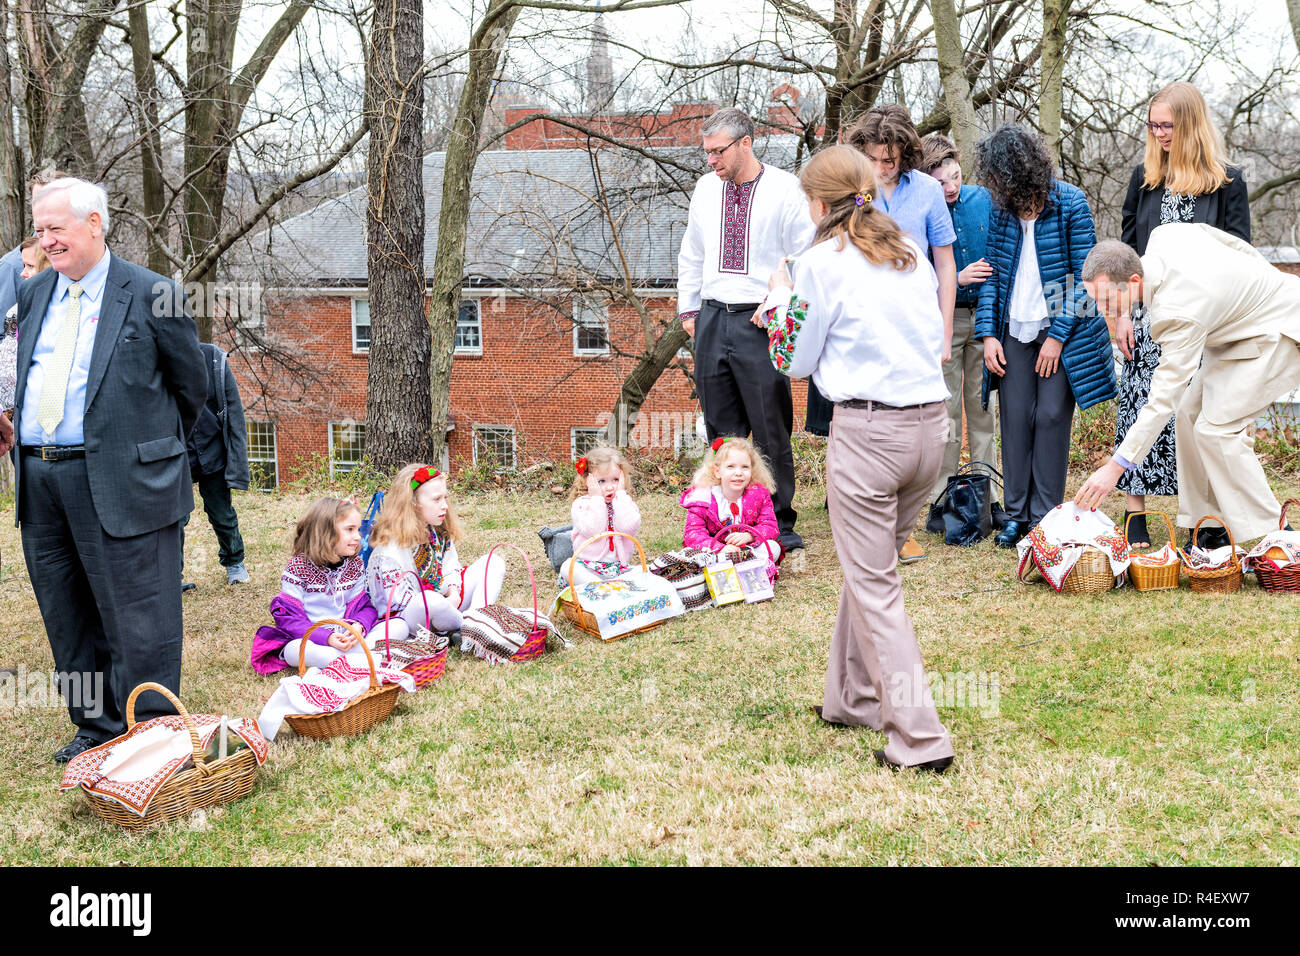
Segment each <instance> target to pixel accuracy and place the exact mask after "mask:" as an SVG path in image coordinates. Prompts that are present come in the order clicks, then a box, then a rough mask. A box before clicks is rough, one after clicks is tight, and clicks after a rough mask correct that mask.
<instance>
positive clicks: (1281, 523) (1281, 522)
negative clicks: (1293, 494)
mask: <svg viewBox="0 0 1300 956" xmlns="http://www.w3.org/2000/svg"><path fill="white" fill-rule="evenodd" d="M1292 505H1300V498H1288V499H1287V500H1286V502H1285V503H1284V504H1283V505H1282V513H1281V514H1280V515H1278V518H1277V530H1278V531H1281V530H1282V529H1283V528H1285V527H1286V509H1287V508H1289V507H1291V506H1292Z"/></svg>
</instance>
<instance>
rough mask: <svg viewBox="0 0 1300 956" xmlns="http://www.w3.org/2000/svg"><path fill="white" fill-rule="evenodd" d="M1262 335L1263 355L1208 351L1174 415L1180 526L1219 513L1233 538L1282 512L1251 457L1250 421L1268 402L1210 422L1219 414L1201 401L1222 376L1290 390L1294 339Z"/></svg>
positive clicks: (1264, 528)
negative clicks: (1233, 356) (1235, 356)
mask: <svg viewBox="0 0 1300 956" xmlns="http://www.w3.org/2000/svg"><path fill="white" fill-rule="evenodd" d="M1263 341H1264V342H1265V347H1264V348H1263V350H1262V354H1260V355H1259V357H1258V358H1254V359H1250V360H1248V361H1243V360H1219V359H1217V358H1216V357H1215V356H1214V354H1213V352H1212V351H1211V350H1210V349H1206V351H1205V358H1204V360H1203V364H1202V365H1201V368H1200V370H1199V371H1198V372H1197V373H1196V376H1195V377H1194V378H1193V379H1192V382H1191V384H1190V385H1188V386H1187V391H1186V393H1185V394H1184V395H1183V398H1182V401H1180V402H1179V403H1178V411H1177V413H1176V414H1175V416H1174V439H1175V441H1176V444H1177V448H1176V453H1177V460H1178V524H1179V525H1180V526H1182V527H1184V528H1191V527H1193V526H1194V525H1195V524H1196V522H1197V521H1199V520H1200V519H1201V518H1203V517H1205V516H1206V515H1218V516H1219V517H1221V518H1222V519H1223V520H1224V521H1225V522H1227V525H1228V528H1229V530H1231V532H1232V535H1233V538H1234V539H1235V540H1236V541H1237V542H1238V543H1241V542H1243V541H1252V540H1254V539H1255V538H1259V537H1262V536H1264V535H1266V534H1268V533H1269V532H1270V531H1276V530H1277V519H1278V515H1279V514H1280V513H1281V511H1282V506H1281V505H1280V504H1278V500H1277V497H1276V496H1275V495H1274V494H1273V489H1272V488H1270V487H1269V484H1268V478H1266V477H1265V475H1264V469H1263V467H1262V466H1261V465H1260V463H1259V458H1258V457H1257V456H1256V455H1255V422H1256V420H1257V419H1258V418H1259V416H1260V415H1262V414H1263V413H1264V411H1265V409H1267V408H1268V406H1269V405H1271V404H1272V401H1271V400H1270V401H1266V402H1264V403H1263V404H1262V405H1261V406H1260V407H1259V408H1257V409H1255V410H1254V411H1251V412H1249V413H1248V414H1246V415H1243V416H1242V417H1240V418H1237V419H1235V420H1233V421H1229V422H1215V421H1211V419H1212V418H1222V417H1223V416H1222V415H1215V414H1214V410H1213V409H1207V408H1206V407H1205V405H1204V397H1205V396H1204V393H1205V383H1206V381H1207V380H1212V381H1213V380H1221V378H1222V377H1228V376H1231V377H1232V380H1233V381H1234V382H1238V381H1239V383H1240V384H1239V387H1240V388H1241V389H1242V390H1245V389H1247V388H1252V387H1258V383H1267V386H1266V389H1267V390H1266V392H1265V394H1269V395H1275V397H1281V396H1282V395H1284V394H1286V393H1287V392H1288V391H1290V390H1291V389H1293V388H1295V387H1296V385H1298V384H1300V345H1298V344H1297V343H1296V342H1294V341H1292V340H1291V339H1288V338H1286V337H1284V336H1273V337H1271V338H1268V339H1264V340H1263ZM1212 376H1213V377H1214V378H1212ZM1229 414H1231V412H1229ZM1215 524H1216V522H1214V521H1210V522H1207V523H1206V524H1205V527H1211V526H1214V525H1215Z"/></svg>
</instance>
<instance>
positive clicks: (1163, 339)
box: [1116, 223, 1300, 462]
mask: <svg viewBox="0 0 1300 956" xmlns="http://www.w3.org/2000/svg"><path fill="white" fill-rule="evenodd" d="M1142 271H1143V290H1142V298H1143V300H1144V301H1145V302H1146V305H1147V309H1148V315H1149V319H1150V322H1151V337H1152V338H1153V339H1154V340H1155V341H1156V343H1157V344H1159V346H1160V349H1161V352H1160V364H1159V366H1157V368H1156V371H1155V374H1154V375H1152V377H1151V392H1150V395H1149V397H1148V398H1147V403H1146V405H1145V406H1144V407H1143V408H1142V411H1141V412H1139V414H1138V417H1137V421H1135V422H1134V423H1133V427H1132V428H1130V429H1129V430H1128V434H1127V435H1126V436H1125V437H1124V442H1123V443H1122V444H1121V445H1120V446H1119V448H1118V449H1116V452H1117V454H1119V456H1120V457H1122V458H1125V459H1127V460H1128V461H1131V462H1140V461H1142V459H1143V458H1145V457H1146V454H1147V452H1148V451H1150V450H1151V446H1152V445H1153V444H1155V441H1156V438H1158V437H1159V435H1160V431H1161V429H1163V428H1164V426H1165V423H1166V422H1168V421H1169V417H1170V416H1171V415H1173V413H1174V411H1175V409H1176V408H1177V406H1178V402H1179V400H1180V399H1181V398H1182V396H1183V395H1184V394H1185V393H1186V388H1187V384H1188V382H1190V381H1191V379H1192V376H1193V375H1194V374H1196V370H1197V367H1198V365H1200V363H1201V359H1202V354H1204V358H1205V363H1204V369H1203V373H1204V381H1203V388H1204V397H1203V410H1202V414H1203V415H1204V416H1205V417H1206V419H1207V420H1209V421H1210V422H1212V423H1214V424H1216V425H1227V424H1230V423H1232V422H1236V421H1239V420H1242V419H1246V418H1253V417H1255V416H1257V415H1259V414H1260V413H1261V412H1262V411H1263V410H1264V409H1265V408H1267V407H1268V406H1269V404H1270V403H1272V402H1274V401H1276V400H1277V398H1278V397H1279V394H1280V391H1284V389H1281V390H1280V389H1279V386H1278V384H1277V383H1276V382H1269V381H1267V380H1266V377H1265V376H1263V375H1261V374H1260V371H1261V366H1262V365H1263V364H1264V362H1263V361H1262V359H1263V357H1265V356H1267V354H1269V353H1270V352H1271V351H1272V349H1273V348H1275V347H1276V345H1277V342H1278V339H1279V337H1281V338H1287V339H1291V340H1293V341H1294V342H1297V343H1300V276H1294V275H1288V274H1287V273H1285V272H1283V271H1282V270H1280V269H1278V268H1276V267H1274V266H1273V265H1272V264H1271V263H1270V262H1269V261H1268V260H1267V259H1265V258H1264V257H1263V256H1262V255H1260V254H1259V253H1258V252H1257V251H1256V250H1255V249H1254V248H1253V247H1252V246H1250V245H1249V244H1248V243H1245V242H1242V241H1241V240H1240V239H1238V238H1236V237H1235V236H1230V235H1228V234H1227V233H1226V232H1223V231H1221V230H1218V229H1215V228H1214V227H1212V226H1207V225H1205V224H1204V223H1169V224H1167V225H1164V226H1159V227H1157V228H1156V229H1154V230H1153V231H1152V232H1151V239H1150V241H1149V242H1148V244H1147V254H1146V255H1145V256H1143V257H1142ZM1256 359H1259V360H1260V361H1253V360H1256Z"/></svg>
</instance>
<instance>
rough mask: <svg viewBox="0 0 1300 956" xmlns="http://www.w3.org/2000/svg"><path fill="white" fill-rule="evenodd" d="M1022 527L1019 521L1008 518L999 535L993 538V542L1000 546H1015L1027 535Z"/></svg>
mask: <svg viewBox="0 0 1300 956" xmlns="http://www.w3.org/2000/svg"><path fill="white" fill-rule="evenodd" d="M1021 527H1022V525H1021V523H1020V522H1019V521H1011V520H1008V521H1007V523H1006V524H1004V525H1003V526H1002V530H1001V531H999V532H998V533H997V537H995V538H994V539H993V543H994V544H996V545H997V546H998V547H999V548H1014V547H1015V546H1016V543H1017V542H1019V541H1020V539H1021V538H1023V537H1024V536H1025V532H1024V531H1022V530H1021Z"/></svg>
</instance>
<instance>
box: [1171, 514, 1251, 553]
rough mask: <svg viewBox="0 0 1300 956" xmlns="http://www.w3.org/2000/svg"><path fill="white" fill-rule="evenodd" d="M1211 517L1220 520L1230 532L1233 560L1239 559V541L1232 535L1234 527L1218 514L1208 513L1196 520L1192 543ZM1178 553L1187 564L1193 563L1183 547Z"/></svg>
mask: <svg viewBox="0 0 1300 956" xmlns="http://www.w3.org/2000/svg"><path fill="white" fill-rule="evenodd" d="M1210 518H1213V519H1214V520H1215V521H1217V522H1219V524H1221V525H1223V530H1224V531H1226V532H1228V544H1229V545H1230V546H1231V547H1232V560H1234V561H1235V560H1237V542H1236V540H1234V539H1233V537H1232V529H1231V528H1229V527H1228V522H1226V521H1224V520H1223V519H1222V518H1220V517H1219V516H1218V515H1206V516H1205V517H1203V518H1201V520H1200V521H1198V522H1196V527H1194V528H1193V529H1192V544H1193V545H1195V544H1196V536H1197V534H1198V533H1199V532H1200V530H1201V525H1202V524H1204V523H1205V522H1206V521H1207V520H1209V519H1210ZM1178 553H1179V554H1180V555H1182V557H1183V559H1184V563H1185V564H1188V565H1190V564H1191V561H1189V560H1187V552H1186V551H1184V550H1183V549H1182V548H1179V549H1178Z"/></svg>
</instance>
